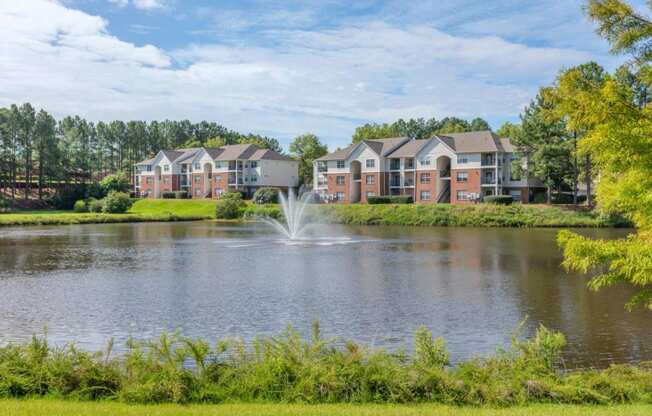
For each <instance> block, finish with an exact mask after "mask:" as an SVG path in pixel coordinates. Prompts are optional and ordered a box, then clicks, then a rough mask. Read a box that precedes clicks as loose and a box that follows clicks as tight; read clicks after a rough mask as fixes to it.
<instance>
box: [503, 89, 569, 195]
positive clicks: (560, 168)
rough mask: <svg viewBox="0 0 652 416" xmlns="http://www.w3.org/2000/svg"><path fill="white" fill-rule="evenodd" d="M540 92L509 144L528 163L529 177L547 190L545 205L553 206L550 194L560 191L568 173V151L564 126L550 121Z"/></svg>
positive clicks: (547, 106) (549, 108)
mask: <svg viewBox="0 0 652 416" xmlns="http://www.w3.org/2000/svg"><path fill="white" fill-rule="evenodd" d="M546 94H547V92H546V89H542V90H541V91H540V93H539V95H537V97H536V98H535V100H534V101H532V102H531V103H530V105H529V106H528V107H526V108H525V111H524V112H523V114H522V115H521V128H520V130H519V131H517V132H516V133H517V134H516V136H514V137H512V138H511V139H512V142H513V144H514V146H515V147H516V150H517V154H518V155H519V156H520V157H525V158H527V160H528V174H529V175H531V176H534V177H537V178H539V179H540V180H541V181H542V182H543V183H544V185H545V186H546V188H547V202H548V203H549V204H550V203H551V202H552V190H553V189H556V190H558V191H559V190H561V189H562V188H563V185H564V184H565V183H567V179H568V173H569V171H570V170H571V169H570V166H571V165H572V163H571V149H570V148H569V146H568V142H567V140H566V128H565V124H564V122H563V121H562V120H560V119H551V118H550V117H549V112H550V110H551V107H550V103H548V102H547V101H546V99H545V96H546Z"/></svg>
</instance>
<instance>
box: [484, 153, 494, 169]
mask: <svg viewBox="0 0 652 416" xmlns="http://www.w3.org/2000/svg"><path fill="white" fill-rule="evenodd" d="M480 165H481V166H483V167H490V166H496V158H495V157H494V155H483V156H482V159H481V161H480Z"/></svg>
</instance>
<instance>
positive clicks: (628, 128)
mask: <svg viewBox="0 0 652 416" xmlns="http://www.w3.org/2000/svg"><path fill="white" fill-rule="evenodd" d="M586 10H587V13H588V14H589V17H590V18H591V19H592V20H594V21H595V22H596V23H597V24H598V33H599V34H601V35H602V36H603V37H604V38H606V39H607V40H608V41H609V42H610V43H611V46H612V51H613V52H615V53H623V52H626V53H630V54H631V55H632V56H633V58H634V60H635V64H636V66H637V67H638V68H641V69H644V68H645V67H647V66H648V65H649V63H650V61H652V53H651V50H652V48H651V45H652V23H650V22H649V21H648V20H647V19H645V18H643V17H642V16H640V15H639V14H637V13H635V12H634V10H633V8H632V7H631V6H629V5H628V4H627V3H625V2H623V1H619V0H592V1H589V2H588V4H587V8H586ZM648 73H649V71H646V70H643V71H636V72H633V71H632V72H631V73H630V74H629V75H633V76H634V77H635V78H636V82H631V78H630V82H624V80H623V78H624V77H623V76H622V75H623V74H622V73H621V74H620V75H619V74H618V73H616V75H615V76H612V75H606V76H605V77H604V82H603V83H602V84H601V85H599V86H597V87H596V88H592V89H588V90H585V91H584V92H583V93H582V96H581V97H580V98H581V101H579V100H578V102H579V104H581V106H580V107H579V108H574V107H570V106H569V107H567V109H566V110H567V111H568V114H567V117H568V119H569V123H570V124H571V125H574V124H577V125H583V126H588V129H587V131H586V134H585V135H584V137H582V138H581V139H580V142H579V147H580V150H581V151H585V152H590V153H591V155H592V157H593V162H594V163H595V165H596V166H597V167H598V169H599V171H600V182H599V183H598V186H597V200H598V206H599V207H600V209H601V210H602V211H603V212H604V213H606V214H610V213H620V214H623V215H625V216H626V217H628V218H629V219H631V220H632V221H633V222H634V223H635V225H636V227H637V233H636V234H633V235H630V236H628V237H627V238H625V239H620V240H612V241H604V240H593V239H590V238H587V237H583V236H580V235H578V234H575V233H572V232H569V231H564V232H561V233H560V234H559V237H558V241H559V244H560V245H561V247H562V248H563V250H564V266H565V267H567V268H568V269H570V270H576V271H580V272H583V273H589V272H591V273H592V274H593V276H594V277H593V278H592V279H591V280H590V287H591V288H593V289H595V290H598V289H601V288H604V287H610V286H614V285H617V284H620V285H622V284H626V285H629V286H632V287H633V288H635V290H636V295H635V296H634V297H632V299H630V301H629V302H628V304H627V307H628V308H633V307H634V306H635V305H643V306H645V307H646V308H648V309H651V310H652V108H651V106H650V104H649V103H648V102H647V101H648V100H647V99H645V100H641V99H640V90H637V88H636V85H637V84H639V83H640V85H649V83H650V81H651V78H650V77H649V76H648V75H647V74H648ZM625 78H626V77H625ZM637 97H638V98H637Z"/></svg>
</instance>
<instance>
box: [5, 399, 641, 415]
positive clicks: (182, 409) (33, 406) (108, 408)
mask: <svg viewBox="0 0 652 416" xmlns="http://www.w3.org/2000/svg"><path fill="white" fill-rule="evenodd" d="M0 409H4V413H3V414H4V415H6V416H46V415H47V416H87V415H88V416H136V415H138V416H143V415H147V416H218V415H219V416H326V415H328V416H340V415H341V416H350V415H353V416H355V415H359V416H385V415H387V416H390V415H391V416H426V415H433V416H434V415H438V416H512V415H514V416H516V415H519V416H520V415H531V416H548V415H550V416H556V415H568V416H575V415H577V416H579V415H593V416H624V415H627V416H644V415H649V414H652V405H649V404H648V405H619V406H611V407H596V406H573V405H535V406H528V407H514V408H507V409H486V408H473V407H453V406H443V405H417V406H406V405H296V404H295V405H290V404H220V405H190V406H180V405H170V404H165V405H126V404H121V403H114V402H70V401H61V400H45V399H29V400H0Z"/></svg>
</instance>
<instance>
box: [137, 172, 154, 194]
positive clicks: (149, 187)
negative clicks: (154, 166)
mask: <svg viewBox="0 0 652 416" xmlns="http://www.w3.org/2000/svg"><path fill="white" fill-rule="evenodd" d="M139 176H140V195H143V194H144V193H145V192H147V191H149V196H148V198H154V175H139ZM148 178H150V179H151V180H152V183H150V184H148V183H147V179H148ZM140 195H138V196H140Z"/></svg>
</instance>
